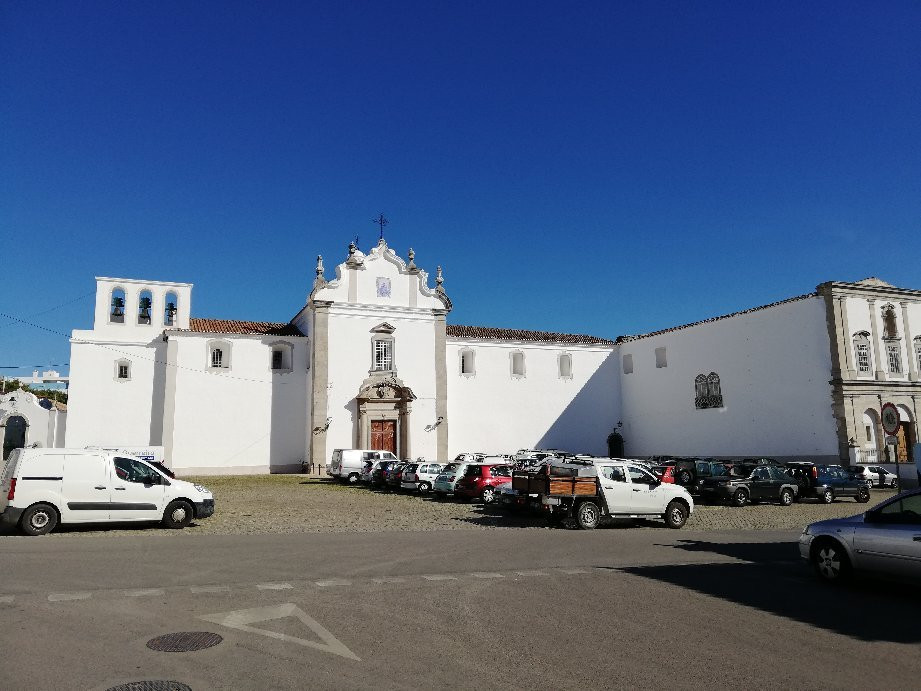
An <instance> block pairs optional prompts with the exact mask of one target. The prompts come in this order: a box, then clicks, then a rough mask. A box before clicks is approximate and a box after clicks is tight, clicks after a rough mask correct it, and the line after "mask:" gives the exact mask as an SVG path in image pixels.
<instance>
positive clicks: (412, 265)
mask: <svg viewBox="0 0 921 691" xmlns="http://www.w3.org/2000/svg"><path fill="white" fill-rule="evenodd" d="M406 268H407V269H409V270H410V271H415V270H416V268H417V267H416V253H415V252H414V251H413V248H412V247H410V248H409V264H407V265H406Z"/></svg>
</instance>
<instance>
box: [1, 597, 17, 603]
mask: <svg viewBox="0 0 921 691" xmlns="http://www.w3.org/2000/svg"><path fill="white" fill-rule="evenodd" d="M15 599H16V596H15V595H0V604H2V605H8V604H10V603H11V602H12V601H13V600H15Z"/></svg>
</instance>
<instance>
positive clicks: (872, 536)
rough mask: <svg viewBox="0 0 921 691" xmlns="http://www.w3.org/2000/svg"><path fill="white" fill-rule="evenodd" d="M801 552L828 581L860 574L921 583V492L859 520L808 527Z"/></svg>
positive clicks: (902, 496)
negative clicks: (882, 575) (873, 574)
mask: <svg viewBox="0 0 921 691" xmlns="http://www.w3.org/2000/svg"><path fill="white" fill-rule="evenodd" d="M799 553H800V556H801V557H802V558H803V559H806V560H808V561H809V562H810V563H811V564H812V566H813V568H815V571H816V573H817V574H818V576H819V578H821V579H822V580H824V581H840V580H843V579H846V578H847V577H848V576H850V575H851V574H852V573H853V572H855V571H859V572H868V573H880V574H888V575H892V576H898V577H902V578H906V579H909V580H911V581H912V582H914V583H915V584H917V583H919V582H921V489H916V490H911V491H908V492H902V493H901V494H898V495H896V496H895V497H892V498H891V499H888V500H886V501H884V502H883V503H882V504H879V505H878V506H875V507H874V508H872V509H870V510H869V511H867V512H866V513H862V514H860V515H858V516H851V517H850V518H835V519H832V520H828V521H819V522H817V523H812V524H810V525H808V526H806V528H804V529H803V534H802V535H801V536H800V539H799Z"/></svg>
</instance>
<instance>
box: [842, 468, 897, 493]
mask: <svg viewBox="0 0 921 691" xmlns="http://www.w3.org/2000/svg"><path fill="white" fill-rule="evenodd" d="M850 471H851V472H853V473H854V475H857V476H858V477H860V478H862V479H864V480H866V481H867V483H868V485H869V486H870V487H891V488H892V489H895V488H896V487H897V486H898V484H899V478H898V476H897V475H896V474H895V473H890V472H889V471H888V470H886V469H885V468H883V467H882V466H878V465H861V466H854V467H852V468H850Z"/></svg>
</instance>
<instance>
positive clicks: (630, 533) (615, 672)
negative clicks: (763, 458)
mask: <svg viewBox="0 0 921 691" xmlns="http://www.w3.org/2000/svg"><path fill="white" fill-rule="evenodd" d="M796 537H797V536H796V534H795V533H789V532H783V533H771V532H765V531H751V532H745V531H732V532H729V531H722V532H706V533H704V532H696V533H695V532H689V531H670V530H665V529H625V530H598V531H593V532H581V531H571V530H567V531H520V532H518V531H494V532H485V531H484V532H464V531H446V532H440V533H438V532H419V533H410V532H402V533H393V532H391V533H378V534H374V533H361V534H338V535H337V534H321V535H239V536H196V537H190V538H188V539H183V540H175V539H172V538H168V537H163V538H158V537H149V538H145V539H143V540H138V539H137V538H133V537H124V538H122V537H111V538H108V539H105V540H99V539H95V538H92V537H86V538H84V537H74V538H73V539H69V540H66V541H62V540H51V539H44V538H32V539H30V538H16V537H7V538H3V539H2V540H0V565H2V568H0V572H2V576H0V621H2V622H3V626H2V628H0V631H2V633H0V643H2V651H3V652H2V658H0V660H2V662H0V669H2V671H0V675H2V677H0V678H2V686H3V688H4V689H35V688H41V689H69V690H70V689H108V688H111V687H114V686H117V685H118V684H125V683H128V682H135V681H142V680H175V681H179V682H182V683H184V684H187V685H188V686H189V687H190V688H192V689H195V690H196V691H199V690H202V689H270V688H271V689H288V688H290V689H303V688H376V689H390V688H394V689H396V688H440V687H451V688H483V687H491V688H516V689H517V688H525V687H532V688H586V687H587V688H637V687H640V688H650V687H664V688H700V687H714V686H715V687H726V688H745V689H750V688H752V687H765V688H774V687H776V688H781V687H784V688H789V687H794V688H798V689H799V688H817V689H818V688H858V687H864V688H869V687H873V688H909V687H916V686H917V684H918V679H921V658H919V656H918V655H917V651H918V644H919V643H921V626H919V625H918V622H919V621H921V597H919V595H918V594H917V592H918V590H917V588H914V589H913V588H912V587H911V586H909V585H902V584H894V583H876V582H869V581H867V582H858V583H856V584H854V585H851V586H848V587H845V588H829V587H827V586H825V585H823V584H820V583H818V582H817V581H816V580H815V579H814V578H813V576H812V574H811V572H809V571H808V569H807V568H806V567H805V566H804V565H803V564H801V563H799V560H798V556H797V553H796V548H795V540H796ZM186 631H201V632H211V633H216V634H219V635H220V636H221V637H223V640H222V642H220V643H219V644H217V645H214V646H213V647H210V648H207V649H204V650H199V651H195V652H159V651H155V650H151V649H150V648H148V647H147V645H146V644H147V642H148V641H149V640H150V639H153V638H154V637H157V636H161V635H164V634H168V633H174V632H186Z"/></svg>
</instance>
